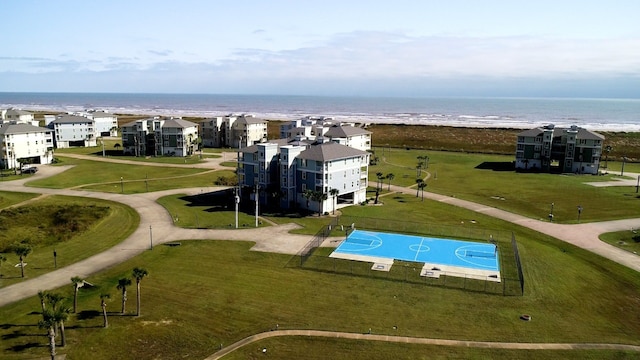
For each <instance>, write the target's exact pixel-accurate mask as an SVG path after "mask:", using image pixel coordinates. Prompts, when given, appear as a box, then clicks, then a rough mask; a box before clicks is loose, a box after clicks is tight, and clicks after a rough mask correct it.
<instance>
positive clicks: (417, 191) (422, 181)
mask: <svg viewBox="0 0 640 360" xmlns="http://www.w3.org/2000/svg"><path fill="white" fill-rule="evenodd" d="M422 183H424V180H422V179H416V184H418V190H416V197H418V196H419V195H420V189H421V188H420V184H422Z"/></svg>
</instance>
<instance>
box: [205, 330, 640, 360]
mask: <svg viewBox="0 0 640 360" xmlns="http://www.w3.org/2000/svg"><path fill="white" fill-rule="evenodd" d="M279 336H313V337H328V338H339V339H350V340H368V341H386V342H394V343H405V344H422V345H439V346H459V347H472V348H490V349H514V350H576V349H581V350H619V351H636V352H640V346H636V345H625V344H596V343H510V342H491V341H466V340H447V339H431V338H414V337H407V336H391V335H375V334H359V333H348V332H337V331H320V330H276V331H269V332H263V333H260V334H256V335H252V336H249V337H247V338H244V339H242V340H240V341H238V342H236V343H233V344H231V345H229V346H227V347H225V348H223V349H221V350H220V351H218V352H216V353H215V354H213V355H211V356H209V357H207V358H206V359H205V360H217V359H220V358H222V357H224V356H225V355H228V354H230V353H232V352H233V351H235V350H237V349H239V348H241V347H243V346H245V345H249V344H251V343H254V342H257V341H260V340H264V339H268V338H273V337H279Z"/></svg>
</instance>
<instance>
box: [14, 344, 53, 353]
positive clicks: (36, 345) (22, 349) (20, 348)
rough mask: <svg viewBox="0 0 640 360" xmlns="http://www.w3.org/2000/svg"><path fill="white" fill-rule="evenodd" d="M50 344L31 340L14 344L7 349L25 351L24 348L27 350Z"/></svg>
mask: <svg viewBox="0 0 640 360" xmlns="http://www.w3.org/2000/svg"><path fill="white" fill-rule="evenodd" d="M48 346H49V345H46V344H41V343H35V342H30V343H26V344H18V345H14V346H11V347H8V348H7V350H9V351H16V352H18V351H24V350H27V349H32V348H39V347H48Z"/></svg>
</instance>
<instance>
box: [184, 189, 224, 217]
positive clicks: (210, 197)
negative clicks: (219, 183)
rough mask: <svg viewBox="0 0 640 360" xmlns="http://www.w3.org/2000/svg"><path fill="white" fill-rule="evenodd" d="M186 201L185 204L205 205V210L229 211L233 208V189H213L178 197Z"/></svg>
mask: <svg viewBox="0 0 640 360" xmlns="http://www.w3.org/2000/svg"><path fill="white" fill-rule="evenodd" d="M179 199H180V200H182V201H185V202H187V204H186V206H189V207H196V206H206V207H207V209H205V210H204V211H206V212H217V211H230V210H232V209H233V208H234V206H235V203H234V198H233V190H220V191H213V192H208V193H203V194H198V195H188V196H182V197H180V198H179Z"/></svg>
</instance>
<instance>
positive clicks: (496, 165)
mask: <svg viewBox="0 0 640 360" xmlns="http://www.w3.org/2000/svg"><path fill="white" fill-rule="evenodd" d="M475 168H476V169H480V170H493V171H515V169H516V168H515V165H514V163H513V162H512V161H509V162H507V161H485V162H483V163H481V164H480V165H478V166H476V167H475Z"/></svg>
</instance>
